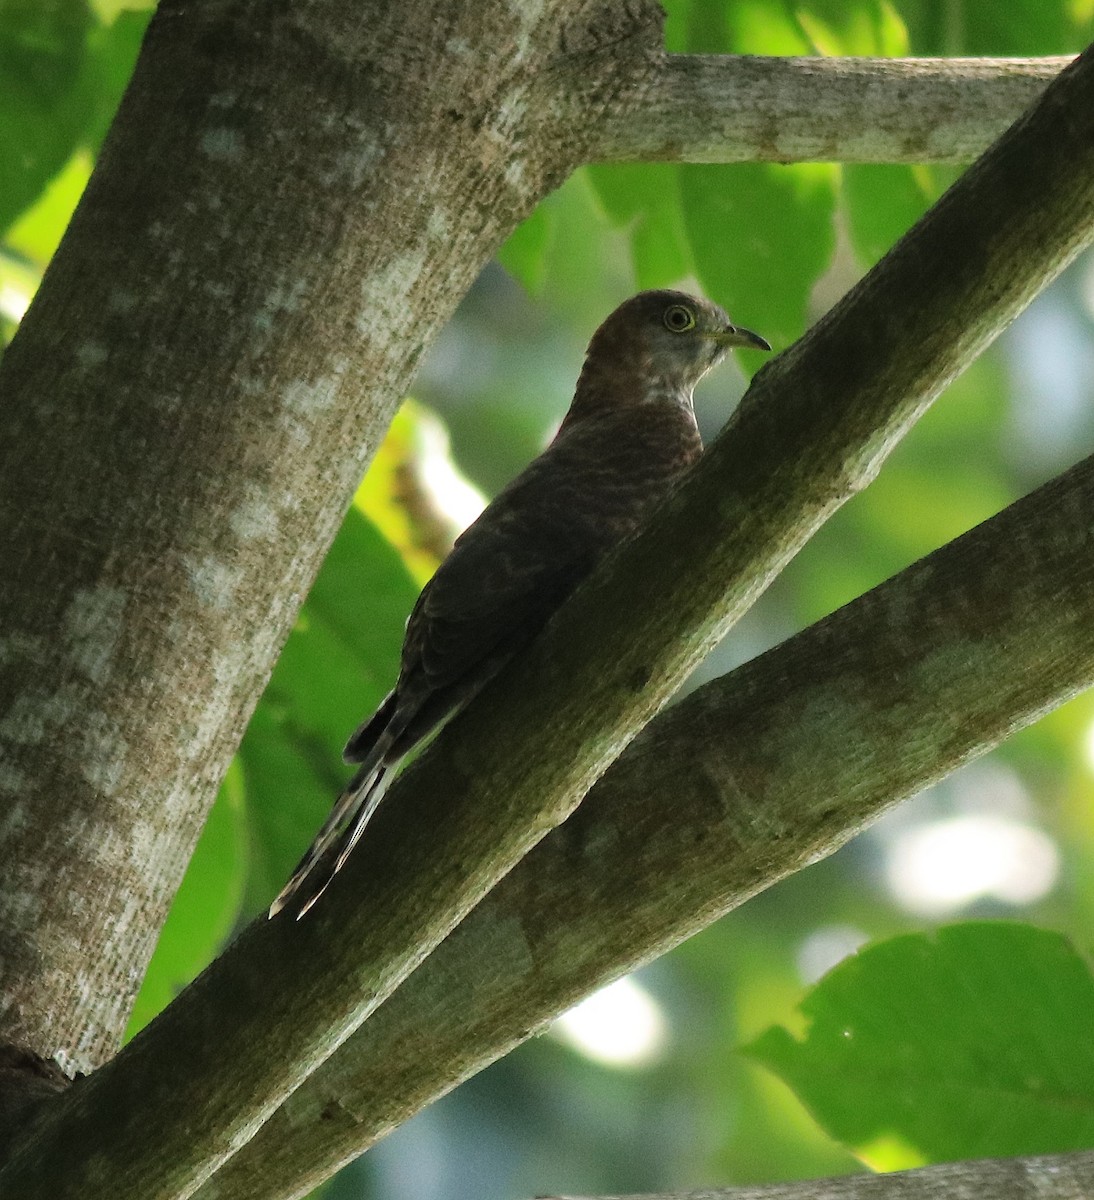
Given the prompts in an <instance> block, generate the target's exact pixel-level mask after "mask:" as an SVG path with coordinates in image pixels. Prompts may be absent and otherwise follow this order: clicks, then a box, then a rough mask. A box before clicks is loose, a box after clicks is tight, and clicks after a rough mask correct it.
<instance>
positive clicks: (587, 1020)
mask: <svg viewBox="0 0 1094 1200" xmlns="http://www.w3.org/2000/svg"><path fill="white" fill-rule="evenodd" d="M551 1032H552V1034H554V1036H555V1037H557V1038H558V1039H559V1040H560V1041H563V1042H565V1043H566V1045H567V1046H569V1047H570V1048H571V1049H572V1050H576V1051H577V1052H578V1053H579V1054H583V1055H585V1057H586V1058H590V1059H592V1060H593V1061H594V1062H598V1063H600V1064H602V1065H603V1066H606V1067H644V1066H647V1065H649V1064H650V1063H652V1062H655V1061H656V1060H657V1059H658V1058H660V1057H661V1054H662V1052H663V1051H664V1048H665V1043H666V1041H667V1040H668V1025H667V1022H666V1021H665V1015H664V1013H663V1012H662V1011H661V1006H660V1005H659V1004H658V1003H657V1001H656V1000H655V999H654V998H653V996H651V995H650V993H649V992H648V991H646V989H645V988H644V987H643V986H642V985H641V984H640V983H636V982H635V981H634V980H633V979H632V978H630V976H626V977H625V978H623V979H617V980H616V981H615V983H610V984H608V986H607V987H604V988H601V989H600V991H599V992H594V993H593V994H592V995H591V996H590V997H589V998H588V999H587V1000H582V1002H581V1003H580V1004H578V1005H575V1006H574V1007H573V1008H571V1009H570V1011H569V1012H568V1013H563V1015H562V1016H561V1017H559V1019H558V1020H557V1021H556V1022H555V1023H554V1025H552V1026H551Z"/></svg>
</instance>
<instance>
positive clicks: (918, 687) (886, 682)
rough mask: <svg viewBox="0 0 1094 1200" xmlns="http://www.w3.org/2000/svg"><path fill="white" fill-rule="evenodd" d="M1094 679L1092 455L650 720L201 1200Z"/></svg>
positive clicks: (233, 1188) (462, 1074) (492, 1043)
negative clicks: (579, 801)
mask: <svg viewBox="0 0 1094 1200" xmlns="http://www.w3.org/2000/svg"><path fill="white" fill-rule="evenodd" d="M1091 683H1094V458H1092V459H1087V460H1086V461H1085V462H1084V463H1082V464H1081V465H1080V466H1078V467H1076V468H1073V469H1072V470H1071V471H1070V472H1068V473H1067V474H1066V475H1064V476H1061V477H1060V478H1058V479H1055V480H1053V481H1052V482H1051V483H1049V484H1047V485H1046V486H1044V487H1042V488H1041V489H1039V490H1038V491H1037V492H1035V493H1033V494H1032V495H1030V496H1028V497H1026V498H1025V499H1023V500H1021V501H1019V502H1018V503H1017V504H1014V505H1012V506H1011V507H1010V508H1008V509H1007V510H1005V511H1004V512H1003V513H1001V514H999V515H998V516H997V517H995V518H993V519H992V520H991V521H988V522H986V523H985V524H983V525H981V526H979V527H978V528H977V529H974V530H972V531H971V532H970V533H968V534H966V535H964V536H963V537H961V538H959V539H957V540H956V541H955V542H952V543H950V544H949V545H948V546H945V547H943V548H942V549H941V550H938V551H936V552H935V553H934V554H932V555H930V556H929V557H927V558H925V559H923V560H922V561H921V562H918V563H916V564H915V565H914V566H912V567H909V568H908V569H907V570H905V571H903V572H902V573H901V574H900V575H898V576H896V577H894V578H893V579H891V580H889V581H888V582H886V583H885V584H883V585H882V586H880V587H878V588H875V589H874V590H873V591H871V592H869V593H867V594H866V595H864V596H861V597H860V598H859V599H858V600H856V601H854V602H853V603H851V604H849V605H848V606H847V607H845V608H844V609H841V610H840V611H839V612H837V613H834V614H833V615H832V616H830V617H828V618H827V619H826V620H824V621H822V622H820V623H819V624H817V625H814V626H813V627H812V628H810V629H808V630H806V631H805V632H804V633H801V634H799V635H798V636H797V637H795V638H792V639H791V640H790V641H788V642H786V643H784V644H783V645H781V646H778V647H777V648H776V649H774V650H772V651H770V652H768V653H767V654H765V655H763V656H761V657H760V658H757V659H755V660H753V661H752V662H750V663H747V664H746V665H745V666H743V667H741V668H739V669H738V670H737V671H734V672H733V673H732V674H731V675H729V676H726V677H723V678H722V679H719V680H716V681H715V682H713V683H711V684H708V685H707V686H706V687H704V688H701V689H700V690H698V691H697V692H695V693H693V694H692V695H691V696H689V697H688V698H687V699H685V700H683V701H682V702H681V703H680V704H678V705H677V706H675V707H674V708H672V709H670V710H669V711H668V712H666V713H664V714H662V715H661V716H660V717H658V718H656V719H655V720H654V721H652V722H651V723H650V724H649V725H648V726H647V727H646V729H645V730H644V731H643V732H642V733H641V734H640V735H639V736H638V737H637V738H635V740H634V741H633V742H632V743H631V745H630V746H629V747H628V748H627V749H626V750H625V751H624V752H623V754H622V755H621V756H620V757H619V758H618V759H617V760H616V762H615V764H614V765H613V766H612V767H611V768H610V769H609V770H608V771H607V772H606V774H605V775H604V776H603V777H602V778H601V779H600V781H599V782H598V783H597V784H596V786H595V787H593V789H592V790H591V791H590V793H589V795H588V796H587V797H586V798H585V800H584V802H583V803H582V805H581V807H580V808H579V809H578V810H577V811H576V812H575V813H574V815H573V816H572V817H571V818H570V819H569V820H568V821H567V822H566V823H565V824H564V825H562V826H561V827H560V828H558V829H556V830H554V831H553V832H552V833H551V834H549V835H548V836H547V837H546V838H545V839H544V840H543V841H542V842H540V844H539V845H538V846H537V847H536V848H535V849H534V850H533V851H532V852H531V854H529V855H528V857H527V858H525V859H524V860H523V862H521V863H520V864H519V866H518V867H516V868H515V869H514V870H513V871H512V872H511V873H510V874H509V875H508V876H507V877H506V878H505V879H504V880H502V882H501V883H500V884H498V886H497V887H496V888H495V889H494V890H493V891H492V892H491V893H490V895H489V896H487V897H486V898H485V899H484V900H483V901H482V903H481V904H480V905H479V906H478V907H477V908H476V909H475V910H474V912H473V913H471V915H470V916H469V917H467V918H466V919H465V920H464V921H463V923H462V924H461V925H460V926H459V927H458V928H457V929H456V930H455V931H454V932H453V933H452V934H450V935H449V937H448V938H447V939H446V940H445V941H444V942H442V943H441V945H440V946H438V947H437V949H436V950H435V951H434V952H433V953H432V954H431V955H430V957H429V958H428V959H426V961H425V962H424V963H423V964H422V965H421V966H420V967H419V968H418V970H417V971H416V972H415V973H414V974H413V975H411V977H410V978H409V979H408V980H407V981H406V982H405V983H404V984H403V985H402V987H401V988H399V990H398V991H397V992H396V993H395V994H394V995H393V996H392V997H391V998H390V999H389V1000H388V1001H387V1002H386V1003H385V1004H384V1005H382V1006H381V1007H380V1008H379V1009H378V1010H377V1011H376V1012H375V1013H374V1014H373V1015H372V1017H371V1018H370V1019H369V1020H368V1021H367V1022H366V1023H365V1024H364V1025H363V1026H362V1027H361V1029H359V1030H358V1032H357V1033H356V1034H355V1035H354V1036H353V1037H352V1038H351V1039H350V1040H349V1041H348V1042H346V1043H345V1045H343V1046H342V1047H341V1048H340V1049H339V1051H338V1052H337V1053H336V1054H335V1055H334V1056H333V1057H332V1058H331V1059H329V1060H328V1061H327V1062H326V1063H325V1064H324V1065H323V1066H322V1067H321V1068H320V1069H319V1070H318V1071H316V1072H315V1074H314V1075H312V1076H311V1078H310V1079H309V1080H308V1081H307V1083H305V1084H304V1085H303V1086H302V1087H301V1088H300V1089H298V1091H297V1092H296V1093H295V1094H294V1095H293V1096H292V1097H291V1098H290V1099H289V1100H288V1101H286V1103H285V1104H284V1105H283V1106H282V1107H281V1109H280V1110H279V1111H278V1113H277V1114H276V1115H275V1116H274V1117H273V1118H271V1120H270V1121H268V1122H267V1123H266V1125H265V1126H263V1128H262V1130H261V1131H260V1132H259V1134H258V1135H257V1136H256V1137H255V1138H254V1140H253V1141H252V1142H251V1143H250V1144H248V1145H247V1146H246V1147H244V1149H243V1150H241V1151H240V1153H239V1154H238V1155H237V1156H236V1157H235V1158H234V1159H233V1160H232V1161H231V1162H229V1163H228V1164H227V1165H226V1166H225V1167H224V1168H223V1169H222V1170H221V1171H220V1172H219V1173H218V1174H217V1175H216V1176H214V1178H213V1179H212V1180H210V1181H209V1183H208V1184H206V1186H205V1187H204V1188H203V1189H202V1190H201V1191H200V1193H199V1196H200V1200H245V1197H247V1196H248V1195H249V1194H252V1193H251V1192H249V1190H248V1189H253V1191H255V1192H258V1193H260V1194H261V1195H262V1196H264V1197H266V1200H289V1198H291V1197H296V1196H302V1195H304V1194H305V1193H306V1192H307V1191H308V1190H309V1188H311V1187H313V1186H315V1185H316V1184H317V1183H319V1182H320V1181H321V1180H322V1179H324V1178H326V1177H327V1176H328V1175H329V1174H331V1173H332V1172H333V1171H334V1170H335V1169H336V1168H337V1167H338V1166H341V1165H342V1164H343V1163H345V1162H346V1161H348V1160H349V1159H351V1158H353V1157H355V1156H356V1155H357V1154H360V1153H361V1152H362V1151H364V1150H366V1149H367V1148H368V1147H369V1146H370V1145H371V1144H372V1143H373V1142H375V1141H376V1140H378V1139H379V1138H381V1137H383V1136H384V1134H386V1133H387V1132H388V1131H389V1130H390V1129H392V1128H393V1127H394V1126H395V1125H397V1124H399V1123H400V1122H402V1121H404V1120H406V1119H407V1118H408V1117H409V1116H411V1115H412V1114H413V1113H414V1112H416V1111H418V1110H419V1109H420V1108H422V1107H423V1106H424V1105H426V1104H428V1103H429V1102H431V1101H432V1100H435V1099H436V1098H437V1097H438V1096H440V1095H443V1094H444V1092H446V1091H448V1090H449V1089H450V1088H452V1087H454V1086H455V1085H456V1084H457V1083H459V1082H460V1081H461V1080H463V1079H466V1078H467V1077H468V1076H470V1075H472V1074H474V1073H475V1072H476V1071H479V1070H481V1069H482V1068H483V1067H484V1066H486V1065H487V1064H488V1063H490V1062H492V1061H494V1060H495V1059H497V1058H499V1057H500V1056H501V1055H503V1054H505V1053H507V1052H508V1051H509V1050H510V1049H512V1048H513V1046H515V1045H517V1044H518V1043H520V1042H522V1041H523V1040H524V1039H525V1038H527V1037H529V1036H531V1035H532V1034H534V1033H536V1032H538V1031H539V1030H541V1029H542V1028H543V1027H544V1026H545V1025H546V1024H547V1023H549V1022H550V1021H551V1020H552V1019H553V1018H554V1017H555V1016H557V1015H558V1014H559V1013H561V1012H564V1011H565V1010H566V1009H567V1008H568V1007H570V1005H572V1004H574V1003H575V1002H576V1001H577V1000H579V999H581V998H582V997H583V996H584V995H586V994H587V993H588V992H589V991H591V990H592V989H594V988H596V987H598V986H600V985H602V984H604V983H606V982H608V981H609V980H611V979H613V978H615V977H617V976H618V975H620V974H623V973H624V972H626V971H628V970H631V969H633V968H634V967H635V966H638V965H639V964H641V963H643V962H645V961H648V960H649V959H651V958H654V957H656V956H657V955H659V954H662V953H664V952H665V951H666V950H667V949H669V948H670V947H671V946H674V945H676V944H677V943H679V942H680V941H682V940H683V939H685V938H687V937H689V936H690V935H691V934H693V933H695V932H696V931H697V930H699V929H700V928H702V927H704V926H705V925H707V924H708V923H709V922H710V921H712V920H714V919H716V918H717V917H719V916H721V915H722V914H723V913H725V912H727V911H729V910H730V909H732V908H735V907H736V906H737V905H739V904H741V903H743V902H744V901H745V900H747V899H748V898H749V897H750V896H752V895H754V894H755V893H756V892H758V891H760V890H762V889H763V888H766V887H769V886H770V885H771V884H773V883H775V882H777V881H778V880H779V879H782V878H783V877H784V876H786V875H788V874H791V873H792V872H794V871H796V870H798V869H800V868H801V867H802V866H804V865H805V864H807V863H809V862H812V861H814V860H815V859H816V858H818V857H820V856H822V855H825V854H829V853H831V852H832V851H833V850H835V849H837V848H838V847H839V846H840V845H842V844H843V843H844V842H845V841H847V840H848V838H850V837H852V836H853V835H854V834H856V833H857V832H858V831H859V830H860V829H861V828H862V827H863V826H864V825H866V824H867V823H869V822H870V821H872V820H873V819H875V818H876V817H877V816H878V815H880V813H881V812H883V811H884V810H885V809H886V808H887V807H889V806H891V805H893V804H895V803H897V802H898V801H900V800H902V799H903V798H905V797H906V796H909V795H912V794H914V793H915V792H917V791H919V790H921V789H922V788H924V787H926V786H928V785H929V784H931V783H933V782H935V781H936V780H938V779H940V778H941V777H942V776H944V775H946V774H948V773H949V772H950V771H952V770H954V769H955V768H956V767H958V766H960V765H961V764H962V763H965V762H967V761H969V760H970V759H972V758H975V757H976V756H978V755H980V754H983V753H985V752H986V751H987V750H989V749H991V747H992V746H994V745H996V744H997V743H998V742H1000V741H1002V740H1003V739H1004V738H1006V737H1007V736H1009V735H1010V734H1011V733H1013V732H1014V730H1016V729H1017V728H1019V727H1021V726H1024V725H1027V724H1029V723H1030V722H1032V721H1035V720H1036V719H1037V718H1038V717H1039V716H1040V715H1041V714H1042V713H1043V712H1045V711H1046V710H1048V709H1050V708H1053V707H1055V706H1056V705H1059V704H1061V703H1063V702H1064V701H1066V700H1068V699H1070V698H1071V697H1072V696H1073V695H1075V693H1076V692H1077V691H1079V690H1080V689H1082V688H1084V687H1086V686H1088V685H1090V684H1091ZM804 1194H806V1195H807V1194H808V1193H804ZM879 1194H880V1193H879ZM898 1194H900V1193H898Z"/></svg>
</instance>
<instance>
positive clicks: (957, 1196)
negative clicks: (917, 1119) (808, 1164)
mask: <svg viewBox="0 0 1094 1200" xmlns="http://www.w3.org/2000/svg"><path fill="white" fill-rule="evenodd" d="M1092 1192H1094V1153H1092V1152H1090V1151H1085V1150H1084V1151H1082V1152H1081V1153H1077V1154H1043V1155H1037V1156H1035V1157H1031V1158H984V1159H977V1160H975V1161H972V1162H956V1163H940V1164H938V1165H936V1166H932V1167H920V1168H919V1169H918V1170H914V1171H894V1172H892V1174H888V1175H849V1176H844V1177H843V1178H837V1179H807V1180H805V1181H804V1182H802V1183H775V1184H768V1185H765V1186H763V1187H737V1188H704V1189H702V1190H700V1191H693V1192H673V1193H659V1194H657V1195H649V1196H597V1197H595V1200H938V1197H939V1196H946V1197H947V1198H948V1200H980V1198H981V1197H983V1196H990V1197H991V1198H992V1200H1085V1198H1086V1197H1087V1196H1089V1195H1091V1193H1092ZM542 1200H593V1198H591V1197H577V1196H551V1197H543V1198H542Z"/></svg>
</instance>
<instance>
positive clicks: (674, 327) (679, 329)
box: [664, 304, 695, 333]
mask: <svg viewBox="0 0 1094 1200" xmlns="http://www.w3.org/2000/svg"><path fill="white" fill-rule="evenodd" d="M664 321H665V328H666V329H668V330H669V331H670V332H672V333H683V332H684V331H685V330H688V329H694V328H695V314H694V313H693V312H692V311H691V309H690V308H685V307H684V306H683V305H682V304H672V305H670V306H669V307H668V308H666V309H665V317H664Z"/></svg>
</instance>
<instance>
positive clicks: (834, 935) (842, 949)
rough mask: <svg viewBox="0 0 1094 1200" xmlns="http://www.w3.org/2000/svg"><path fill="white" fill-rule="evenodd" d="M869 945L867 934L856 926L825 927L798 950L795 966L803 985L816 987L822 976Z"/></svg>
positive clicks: (806, 940) (811, 936)
mask: <svg viewBox="0 0 1094 1200" xmlns="http://www.w3.org/2000/svg"><path fill="white" fill-rule="evenodd" d="M865 941H866V934H864V933H863V932H862V930H861V929H856V928H855V927H854V926H853V925H822V926H821V928H820V929H815V930H814V931H813V932H812V933H811V934H810V935H809V936H808V937H807V938H806V939H805V941H804V942H802V944H801V946H800V947H799V948H798V953H797V954H796V955H795V962H796V964H797V967H798V976H799V978H800V979H801V981H802V983H816V982H817V980H818V979H820V977H821V976H822V975H827V974H828V972H829V971H831V969H832V968H833V967H834V966H835V965H836V964H837V963H839V962H842V961H843V959H845V958H846V957H847V956H848V955H849V954H854V952H855V951H856V950H857V949H858V948H859V946H861V945H863V944H864V943H865Z"/></svg>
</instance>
